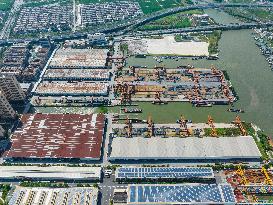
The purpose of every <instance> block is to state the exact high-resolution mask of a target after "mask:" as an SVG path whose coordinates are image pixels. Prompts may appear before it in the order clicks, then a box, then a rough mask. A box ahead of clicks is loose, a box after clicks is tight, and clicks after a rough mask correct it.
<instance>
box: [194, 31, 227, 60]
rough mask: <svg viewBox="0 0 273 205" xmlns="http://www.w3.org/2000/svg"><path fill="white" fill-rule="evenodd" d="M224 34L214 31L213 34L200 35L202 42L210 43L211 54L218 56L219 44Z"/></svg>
mask: <svg viewBox="0 0 273 205" xmlns="http://www.w3.org/2000/svg"><path fill="white" fill-rule="evenodd" d="M221 35H222V32H221V31H213V32H212V33H211V34H207V35H200V36H199V39H200V40H202V41H206V42H208V43H209V54H210V55H212V54H217V53H218V42H219V41H220V39H221Z"/></svg>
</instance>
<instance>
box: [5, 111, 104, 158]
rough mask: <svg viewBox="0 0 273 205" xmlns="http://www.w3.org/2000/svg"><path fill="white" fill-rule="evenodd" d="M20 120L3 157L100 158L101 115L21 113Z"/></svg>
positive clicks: (102, 117)
mask: <svg viewBox="0 0 273 205" xmlns="http://www.w3.org/2000/svg"><path fill="white" fill-rule="evenodd" d="M21 123H22V126H21V127H18V128H17V130H16V131H15V132H14V134H13V135H12V136H11V143H12V145H11V148H10V150H8V151H6V152H5V153H4V157H5V158H47V159H51V158H81V159H83V158H84V159H99V158H100V155H101V146H102V139H103V135H104V126H105V116H104V115H102V114H92V115H81V114H41V113H37V114H25V115H23V116H22V118H21Z"/></svg>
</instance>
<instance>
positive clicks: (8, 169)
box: [0, 166, 101, 181]
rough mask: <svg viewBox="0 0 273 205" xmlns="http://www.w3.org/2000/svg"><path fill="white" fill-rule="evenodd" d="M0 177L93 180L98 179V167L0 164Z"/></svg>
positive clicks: (99, 169) (99, 170) (99, 172)
mask: <svg viewBox="0 0 273 205" xmlns="http://www.w3.org/2000/svg"><path fill="white" fill-rule="evenodd" d="M0 173H1V175H0V179H3V180H5V179H16V178H20V179H34V178H36V179H37V178H39V179H40V180H41V179H45V180H46V179H54V180H62V181H63V180H73V181H74V180H75V181H77V180H88V179H89V180H94V179H100V176H101V168H100V167H66V166H46V167H41V166H0Z"/></svg>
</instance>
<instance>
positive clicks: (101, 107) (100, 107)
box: [97, 106, 108, 114]
mask: <svg viewBox="0 0 273 205" xmlns="http://www.w3.org/2000/svg"><path fill="white" fill-rule="evenodd" d="M97 112H98V113H104V114H105V113H108V108H107V107H104V106H99V107H98V110H97Z"/></svg>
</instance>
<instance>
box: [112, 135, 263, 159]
mask: <svg viewBox="0 0 273 205" xmlns="http://www.w3.org/2000/svg"><path fill="white" fill-rule="evenodd" d="M110 151H111V153H110V156H109V159H110V160H112V161H115V160H167V159H170V160H184V159H185V160H217V159H223V160H242V161H244V160H259V159H260V157H261V153H260V151H259V149H258V147H257V145H256V143H255V141H254V140H253V138H252V137H251V136H240V137H219V138H216V137H204V138H197V137H189V138H177V137H173V138H161V137H152V138H143V137H133V138H123V137H114V138H113V141H112V146H111V150H110Z"/></svg>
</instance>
